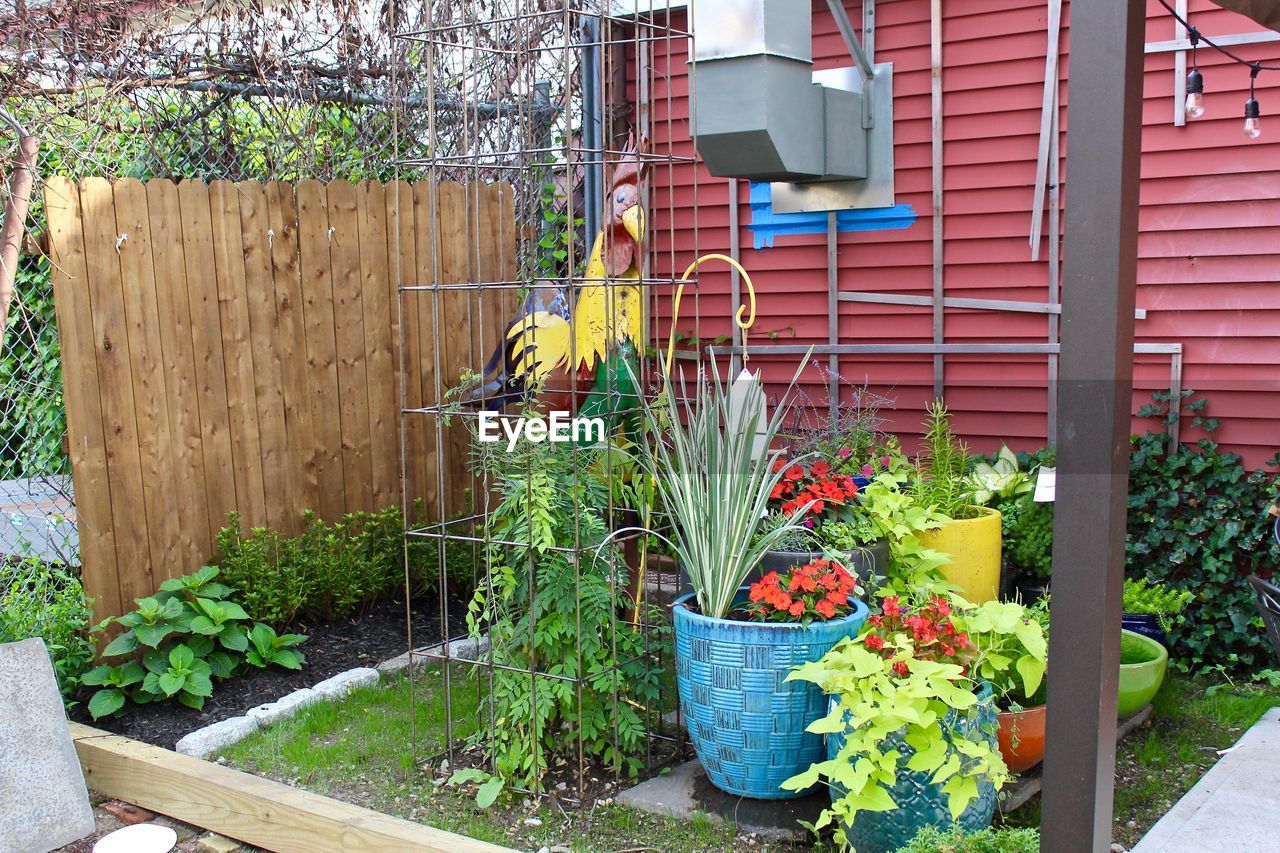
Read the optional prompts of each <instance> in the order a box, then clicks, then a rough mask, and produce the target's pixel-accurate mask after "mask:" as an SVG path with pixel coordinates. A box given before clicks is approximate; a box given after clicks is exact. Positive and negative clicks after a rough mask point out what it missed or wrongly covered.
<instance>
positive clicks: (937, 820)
mask: <svg viewBox="0 0 1280 853" xmlns="http://www.w3.org/2000/svg"><path fill="white" fill-rule="evenodd" d="M944 726H950V727H952V728H957V727H958V730H959V731H961V732H963V733H964V734H965V736H966V737H968V738H970V739H973V740H977V739H979V737H986V739H987V740H989V741H990V743H991V748H992V749H998V748H999V744H998V743H997V731H998V728H999V727H998V725H997V722H996V708H995V703H994V702H993V701H992V698H991V690H990V688H989V687H988V688H984V689H983V692H982V694H981V698H980V700H979V703H978V706H977V711H976V713H972V712H971V713H970V714H969V715H968V716H966V717H964V718H963V719H960V720H959V721H958V722H957V717H956V713H955V711H952V712H951V713H949V714H948V715H947V718H946V721H945V722H944ZM843 746H844V735H842V734H840V733H836V734H831V735H827V755H826V756H824V757H825V758H828V759H834V758H835V757H836V756H837V755H838V754H839V753H840V749H841V747H843ZM885 748H888V749H896V750H898V752H900V753H902V757H901V758H899V759H898V782H897V784H896V785H894V786H893V788H891V789H890V790H889V796H891V797H893V801H894V802H895V803H897V804H898V808H896V809H892V810H890V811H887V812H868V811H863V812H858V816H857V817H856V818H855V819H854V822H853V823H852V824H845V826H844V832H845V836H846V837H847V838H848V840H849V845H850V846H851V847H853V848H854V849H855V850H897V849H898V848H899V847H901V846H902V845H903V844H905V843H906V842H907V841H908V840H910V839H912V838H915V836H916V833H918V832H919V831H920V830H921V829H923V828H924V827H926V826H936V827H938V828H939V829H946V828H947V827H949V826H951V824H952V820H951V810H950V809H949V808H948V806H947V796H946V794H944V793H942V786H941V785H938V784H935V783H934V782H932V781H931V780H930V778H929V777H930V776H931V775H932V774H929V773H925V772H923V771H912V770H907V769H906V763H907V761H908V760H909V759H910V758H911V756H912V755H914V754H915V750H914V749H912V748H911V747H910V746H908V745H907V743H906V741H904V740H903V739H902V735H901V734H893V735H890V736H889V737H888V738H886V739H885ZM843 795H844V791H843V790H842V789H840V788H839V787H838V786H836V785H832V786H831V799H832V802H834V801H835V800H837V799H839V798H840V797H841V796H843ZM995 812H996V788H995V785H993V784H992V783H990V782H979V783H978V797H977V799H975V800H974V801H973V802H971V803H969V807H968V808H966V809H965V810H964V811H963V812H961V814H960V819H959V820H957V821H955V823H956V824H958V825H959V826H960V828H961V829H963V830H964V831H965V832H966V833H972V832H978V831H979V830H982V829H985V828H986V827H988V826H990V825H991V819H992V817H994V816H995Z"/></svg>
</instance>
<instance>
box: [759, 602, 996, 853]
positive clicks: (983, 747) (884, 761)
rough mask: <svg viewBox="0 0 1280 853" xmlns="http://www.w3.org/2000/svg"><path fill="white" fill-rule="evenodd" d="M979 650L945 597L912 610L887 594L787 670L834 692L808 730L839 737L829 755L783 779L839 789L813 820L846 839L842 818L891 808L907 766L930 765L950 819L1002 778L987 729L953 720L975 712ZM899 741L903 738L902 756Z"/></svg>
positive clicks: (796, 786)
mask: <svg viewBox="0 0 1280 853" xmlns="http://www.w3.org/2000/svg"><path fill="white" fill-rule="evenodd" d="M979 656H980V652H979V650H978V649H977V648H975V646H974V645H973V643H972V642H971V640H970V638H969V637H968V636H967V635H966V634H965V632H964V631H963V630H962V629H961V628H960V627H959V626H958V625H957V623H956V621H955V620H954V619H953V616H952V608H951V605H950V603H949V602H948V601H947V600H946V599H943V598H933V599H930V600H929V601H928V602H927V603H926V604H925V605H923V606H921V607H919V608H916V609H914V610H913V609H909V608H907V607H904V606H903V605H902V604H901V603H900V602H899V600H898V598H897V597H895V596H889V597H887V598H885V600H884V605H883V614H881V615H878V616H873V617H871V619H869V620H868V623H867V628H866V629H865V630H864V631H863V633H862V634H861V635H860V636H858V637H857V638H850V639H847V640H843V641H841V642H840V643H839V644H837V645H836V646H835V648H833V649H832V650H831V651H830V652H828V653H827V654H826V656H824V657H823V658H822V659H821V660H819V661H816V662H814V663H809V664H804V665H802V666H799V667H797V668H796V669H795V670H794V671H793V672H792V673H791V675H789V676H788V680H789V681H792V680H797V681H807V682H811V683H813V684H816V685H818V686H819V687H821V688H822V689H823V691H824V692H826V693H828V694H830V695H831V696H832V697H833V699H834V701H833V703H832V707H831V711H830V713H828V714H827V715H826V716H825V717H823V718H822V719H820V720H818V721H817V722H815V723H813V724H812V725H811V726H810V727H809V731H811V732H815V733H823V734H831V735H838V736H840V737H842V738H843V743H842V745H841V746H840V749H839V751H838V752H837V753H836V754H835V756H834V757H832V758H830V759H828V760H826V761H821V762H818V763H816V764H814V765H812V766H810V767H809V769H808V770H806V771H805V772H803V773H800V774H798V775H797V776H794V777H792V778H791V779H788V780H787V781H786V782H785V783H784V784H783V787H784V788H786V789H788V790H803V789H805V788H807V787H809V786H811V785H813V784H815V783H816V782H818V781H819V780H825V781H826V782H827V783H828V784H830V785H832V787H833V789H834V790H836V791H838V792H841V793H840V795H839V796H838V797H833V799H832V804H831V808H829V809H825V810H823V812H822V815H821V816H820V817H819V819H818V821H817V823H816V824H815V825H814V828H815V829H821V828H823V827H825V826H828V825H830V824H832V823H835V824H836V825H837V828H836V840H837V842H838V843H841V844H843V843H844V842H845V837H844V826H846V825H848V824H851V823H853V822H854V820H855V819H856V818H857V816H858V813H859V812H863V811H888V810H890V809H895V808H898V805H899V804H898V803H897V802H895V801H894V799H893V796H892V794H891V793H890V792H891V791H892V790H893V788H894V786H895V785H896V784H897V782H898V778H899V774H901V773H903V772H905V771H919V772H925V773H929V774H932V781H933V782H934V783H935V784H937V785H940V786H941V790H942V793H943V794H944V795H945V796H946V798H947V804H948V807H949V809H950V812H951V815H952V818H953V819H954V818H957V817H959V815H960V814H961V813H962V812H964V810H965V809H966V808H967V807H968V806H969V804H970V803H971V802H973V800H975V799H976V798H977V797H978V795H979V784H980V783H986V782H990V783H992V784H994V785H995V786H996V787H997V788H999V787H1000V786H1001V785H1003V784H1004V782H1005V780H1006V779H1007V777H1008V771H1007V769H1006V768H1005V765H1004V762H1003V760H1002V759H1001V758H1000V753H999V751H998V750H997V749H996V748H995V744H994V742H993V741H994V738H988V737H985V736H983V735H984V732H982V731H981V730H979V731H974V730H973V729H972V728H970V727H966V726H962V725H959V724H958V721H959V720H960V719H961V718H964V717H966V716H968V715H970V714H974V713H976V712H977V707H978V703H979V701H980V697H979V694H980V692H981V690H982V689H983V688H982V686H981V685H980V683H979V682H978V681H977V679H976V678H975V674H974V665H975V662H977V660H978V658H979ZM979 729H980V727H979ZM901 744H905V745H906V746H908V747H910V754H909V757H908V756H907V755H905V754H904V753H903V752H901V751H900V750H899V748H898V747H899V745H901Z"/></svg>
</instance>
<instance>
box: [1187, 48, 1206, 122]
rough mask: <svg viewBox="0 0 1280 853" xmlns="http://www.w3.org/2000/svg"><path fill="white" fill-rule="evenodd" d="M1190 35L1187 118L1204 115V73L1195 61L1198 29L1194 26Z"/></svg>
mask: <svg viewBox="0 0 1280 853" xmlns="http://www.w3.org/2000/svg"><path fill="white" fill-rule="evenodd" d="M1190 36H1191V73H1190V74H1188V75H1187V105H1186V106H1187V110H1186V112H1187V118H1200V116H1202V115H1204V75H1202V74H1201V73H1200V64H1199V62H1197V61H1196V47H1197V46H1198V45H1199V44H1200V31H1199V30H1197V29H1195V28H1194V27H1192V28H1191V30H1190Z"/></svg>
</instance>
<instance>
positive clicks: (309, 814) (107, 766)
mask: <svg viewBox="0 0 1280 853" xmlns="http://www.w3.org/2000/svg"><path fill="white" fill-rule="evenodd" d="M71 736H72V738H73V739H74V740H75V744H76V753H77V754H78V755H79V757H80V766H81V767H82V768H83V769H84V776H85V781H86V782H87V783H88V784H89V787H90V788H92V789H93V790H95V791H98V792H99V793H101V794H105V795H106V796H108V797H114V798H116V799H119V800H123V801H125V802H127V803H132V804H134V805H137V806H141V807H142V808H145V809H151V810H152V811H156V812H160V813H161V814H165V815H168V816H169V817H172V818H175V819H177V820H180V821H183V822H185V823H190V824H194V825H196V826H199V827H203V828H204V829H209V830H212V831H214V832H217V833H219V834H221V835H225V836H227V837H229V838H235V839H237V840H239V841H243V842H245V843H246V844H253V845H256V846H258V847H262V848H264V849H266V850H276V851H287V853H311V851H316V853H331V851H335V850H343V851H360V850H376V851H387V853H391V851H401V850H403V851H431V850H439V851H448V853H486V851H495V853H496V851H502V850H506V849H507V848H504V847H498V846H496V845H493V844H489V843H486V842H483V841H477V840H475V839H474V838H468V837H466V836H465V835H456V834H454V833H452V832H445V831H444V830H440V829H434V828H433V827H430V826H423V825H421V824H417V823H411V822H409V821H407V820H402V819H400V818H397V817H391V816H390V815H384V814H380V813H379V812H375V811H370V810H369V809H363V808H360V807H359V806H353V805H351V804H349V803H343V802H340V801H338V800H333V799H330V798H328V797H322V796H320V795H319V794H313V793H311V792H309V791H302V790H299V789H297V788H290V787H288V786H286V785H281V784H280V783H278V782H272V781H271V780H269V779H262V778H259V777H257V776H251V775H249V774H248V773H242V772H240V771H239V770H232V769H231V768H229V767H223V766H221V765H218V764H214V763H212V762H208V761H201V760H200V759H198V758H191V757H189V756H186V755H179V754H178V753H176V752H171V751H169V750H167V749H161V748H160V747H158V746H152V745H150V744H145V743H139V742H138V741H134V740H129V739H128V738H124V737H120V736H118V735H112V734H108V733H107V732H104V731H101V730H99V729H94V728H91V727H89V726H84V725H80V724H78V723H71Z"/></svg>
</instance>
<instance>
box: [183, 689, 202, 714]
mask: <svg viewBox="0 0 1280 853" xmlns="http://www.w3.org/2000/svg"><path fill="white" fill-rule="evenodd" d="M178 701H179V702H181V703H182V704H183V705H186V706H187V707H188V708H195V709H196V710H197V711H199V710H200V709H201V708H203V707H204V697H203V696H197V695H195V694H194V693H188V692H187V691H185V690H184V691H182V692H181V693H179V694H178Z"/></svg>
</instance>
